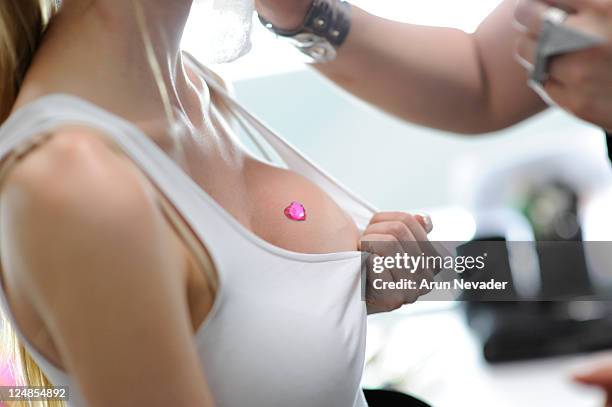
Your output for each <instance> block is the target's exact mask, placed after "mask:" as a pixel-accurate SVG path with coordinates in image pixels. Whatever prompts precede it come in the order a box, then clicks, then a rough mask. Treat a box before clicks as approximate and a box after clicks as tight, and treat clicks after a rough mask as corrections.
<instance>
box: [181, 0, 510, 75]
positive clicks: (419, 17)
mask: <svg viewBox="0 0 612 407" xmlns="http://www.w3.org/2000/svg"><path fill="white" fill-rule="evenodd" d="M352 3H353V4H355V5H356V6H358V7H361V8H363V9H365V10H367V11H369V12H371V13H373V14H376V15H379V16H381V17H385V18H389V19H394V20H397V21H402V22H407V23H412V24H422V25H429V26H440V27H453V28H459V29H461V30H464V31H466V32H473V31H474V30H475V29H476V28H477V27H478V25H479V24H480V22H481V21H482V20H483V19H484V18H485V17H486V16H487V15H488V14H489V13H490V12H491V11H492V10H493V9H494V8H495V7H496V6H497V5H498V4H499V3H500V0H471V1H469V2H459V1H456V0H426V1H420V2H413V1H401V0H376V1H372V0H353V1H352ZM198 7H201V6H198V4H197V3H196V5H195V6H194V12H193V13H192V18H190V20H189V22H188V25H187V29H186V31H185V37H184V42H183V47H184V49H185V50H187V51H189V52H191V53H192V54H193V55H194V56H195V57H196V58H197V57H198V56H200V57H201V55H203V52H202V49H203V47H204V46H205V44H206V43H205V41H206V38H203V34H202V29H201V26H199V25H198V14H199V13H202V12H205V10H202V9H198ZM254 27H255V28H254V32H253V50H252V51H251V53H250V54H249V55H247V56H245V57H243V58H241V59H240V60H238V61H236V62H234V63H231V64H224V65H217V66H214V65H213V66H212V68H213V69H215V70H216V71H218V72H219V73H221V74H222V75H224V76H225V77H227V78H228V79H230V80H241V79H247V78H253V77H258V76H265V75H273V74H277V73H282V72H288V71H293V70H298V69H303V68H304V63H303V61H304V59H303V58H302V57H301V55H299V53H298V52H297V51H296V50H294V49H293V48H292V47H291V46H290V45H288V44H286V43H284V42H283V41H280V40H277V39H275V38H274V36H273V35H271V34H270V33H268V32H267V31H266V30H265V29H264V28H263V27H262V26H261V24H259V21H258V20H257V19H255V21H254ZM406 42H407V44H409V39H407V40H406ZM203 62H206V61H203Z"/></svg>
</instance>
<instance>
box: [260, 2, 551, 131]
mask: <svg viewBox="0 0 612 407" xmlns="http://www.w3.org/2000/svg"><path fill="white" fill-rule="evenodd" d="M279 2H282V3H285V4H287V3H293V4H294V5H293V7H289V6H288V5H285V6H284V7H282V6H281V5H279V4H277V3H279ZM310 3H311V1H310V0H293V1H292V2H287V1H286V0H282V1H281V0H260V1H259V9H260V12H262V13H263V14H264V16H266V18H269V19H270V20H271V21H272V22H273V23H275V24H278V25H279V26H281V27H284V28H288V27H290V26H291V25H293V27H295V26H296V24H297V25H299V23H300V21H301V20H300V19H301V18H303V13H304V11H303V10H304V9H305V4H306V5H307V4H310ZM515 6H516V1H515V0H506V1H504V2H503V3H502V4H501V5H500V6H499V7H498V8H497V9H496V10H495V11H494V12H493V13H492V14H491V15H490V16H489V17H488V18H487V19H486V20H485V21H484V22H483V23H482V25H481V26H480V27H479V29H478V30H477V32H476V33H474V34H467V33H464V32H462V31H459V30H455V29H448V28H432V27H423V26H416V25H411V24H402V23H397V22H392V21H389V20H385V19H382V18H379V17H375V16H372V15H370V14H368V13H366V12H364V11H363V10H360V9H359V8H357V7H353V17H352V28H351V32H350V34H349V36H348V38H347V40H346V42H345V43H344V44H343V45H342V47H341V48H340V50H339V53H338V58H337V59H336V60H335V61H334V62H331V63H329V64H323V65H317V68H318V69H319V70H320V71H321V72H322V73H323V74H325V75H326V76H328V77H329V78H331V79H332V80H333V81H334V82H336V83H337V84H339V85H340V86H342V87H344V88H345V89H347V90H348V91H350V92H351V93H353V94H355V95H357V96H358V97H360V98H362V99H365V100H367V101H369V102H370V103H373V104H374V105H377V106H379V107H380V108H382V109H384V110H386V111H388V112H390V113H392V114H394V115H397V116H399V117H401V118H403V119H406V120H409V121H411V122H414V123H418V124H422V125H426V126H430V127H435V128H440V129H445V130H450V131H454V132H460V133H482V132H487V131H493V130H498V129H501V128H504V127H507V126H510V125H512V124H514V123H516V122H518V121H521V120H523V119H525V118H527V117H529V116H531V115H533V114H535V113H537V112H539V111H541V110H543V109H544V108H545V104H544V103H543V102H542V101H541V100H540V99H539V98H538V97H537V96H536V95H535V94H534V92H533V91H531V90H530V89H529V88H528V87H527V84H526V83H527V75H526V73H525V70H524V69H523V68H522V67H521V66H520V65H519V64H518V63H517V62H516V60H515V59H514V54H515V48H516V42H517V40H518V33H517V32H516V29H515V28H514V27H513V20H514V8H515ZM414 7H418V4H414ZM300 13H301V16H302V17H299V15H300Z"/></svg>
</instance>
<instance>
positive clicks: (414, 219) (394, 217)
mask: <svg viewBox="0 0 612 407" xmlns="http://www.w3.org/2000/svg"><path fill="white" fill-rule="evenodd" d="M390 221H399V222H402V223H404V224H405V225H406V226H408V227H409V228H410V230H411V231H412V233H413V234H414V237H415V238H416V239H417V240H420V241H424V240H427V234H428V233H430V232H431V231H432V230H433V223H432V221H431V218H430V217H429V215H425V214H418V215H415V216H413V215H411V214H409V213H406V212H380V213H377V214H376V215H374V216H373V217H372V220H371V221H370V225H373V224H376V223H381V222H390ZM417 225H418V226H420V227H416V226H417ZM423 232H424V233H423Z"/></svg>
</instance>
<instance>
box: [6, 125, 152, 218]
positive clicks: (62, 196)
mask: <svg viewBox="0 0 612 407" xmlns="http://www.w3.org/2000/svg"><path fill="white" fill-rule="evenodd" d="M15 193H18V194H19V195H20V197H21V199H24V200H25V201H22V202H21V203H22V204H26V205H25V207H28V206H29V205H27V204H34V205H38V206H42V205H50V206H57V205H60V206H62V205H69V206H71V209H77V210H78V209H79V206H80V205H83V204H87V205H88V206H87V208H82V209H87V210H88V212H93V211H94V210H98V209H99V210H104V208H107V209H113V212H115V211H114V209H115V208H109V207H108V205H109V204H112V205H113V206H114V205H117V204H123V205H125V209H129V207H130V205H134V204H135V203H141V204H142V203H143V202H142V201H141V202H135V200H136V199H141V200H150V199H151V198H152V193H153V190H152V188H151V186H150V184H149V183H148V182H147V181H146V179H145V178H144V177H143V176H142V175H141V174H140V172H139V171H138V170H137V169H136V168H135V166H134V165H133V164H132V163H131V162H129V161H128V160H127V159H125V158H124V157H122V156H121V155H120V154H118V153H117V152H116V151H114V150H113V147H112V145H111V144H110V143H109V142H108V141H106V139H105V138H104V137H103V136H102V135H100V134H96V133H95V132H94V131H93V130H89V129H84V128H70V129H65V130H62V131H58V132H56V133H54V134H50V135H49V136H48V137H46V138H45V139H44V141H43V142H41V143H40V144H39V145H38V146H37V147H36V148H33V149H31V150H30V151H29V152H28V153H27V154H25V155H24V156H22V157H20V159H19V160H18V162H17V163H16V165H14V166H13V168H11V169H10V170H9V172H8V175H7V178H6V180H5V182H4V184H3V188H2V196H3V198H10V197H11V196H12V195H13V194H15ZM96 202H98V203H99V204H98V203H96ZM92 204H93V205H94V206H93V207H92V206H89V205H92ZM117 214H120V213H117Z"/></svg>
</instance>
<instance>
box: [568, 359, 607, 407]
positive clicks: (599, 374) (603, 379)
mask: <svg viewBox="0 0 612 407" xmlns="http://www.w3.org/2000/svg"><path fill="white" fill-rule="evenodd" d="M574 380H575V381H577V382H578V383H582V384H586V385H588V386H597V387H600V388H601V389H602V390H603V391H604V392H605V393H606V403H605V407H612V361H609V362H607V363H604V364H601V365H599V366H597V367H595V368H594V369H592V370H591V371H590V372H588V373H580V374H577V375H575V376H574Z"/></svg>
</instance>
